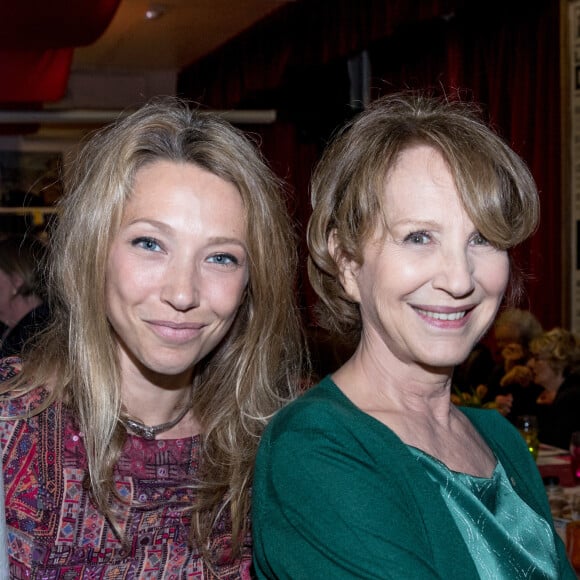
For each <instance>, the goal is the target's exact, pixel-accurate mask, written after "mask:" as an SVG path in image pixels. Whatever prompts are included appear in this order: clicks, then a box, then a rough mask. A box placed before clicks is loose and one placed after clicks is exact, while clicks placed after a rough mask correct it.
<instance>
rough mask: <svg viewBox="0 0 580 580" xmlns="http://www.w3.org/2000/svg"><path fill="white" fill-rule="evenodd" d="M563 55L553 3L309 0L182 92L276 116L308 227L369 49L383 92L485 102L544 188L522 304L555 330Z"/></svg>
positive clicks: (225, 52)
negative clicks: (432, 92) (361, 56)
mask: <svg viewBox="0 0 580 580" xmlns="http://www.w3.org/2000/svg"><path fill="white" fill-rule="evenodd" d="M559 47H560V41H559V2H557V1H555V0H528V1H527V2H523V0H512V1H511V2H505V1H499V0H489V1H488V2H487V3H473V2H469V1H468V0H418V1H416V2H408V1H407V0H392V1H390V2H385V1H384V0H381V1H379V0H362V1H361V0H303V1H298V2H294V3H292V4H289V5H287V6H285V7H284V8H283V9H281V10H280V11H278V12H277V13H276V14H274V16H273V17H271V18H269V19H267V20H266V21H264V22H263V23H262V24H261V25H260V26H259V27H257V28H256V29H254V30H252V31H251V32H248V33H247V34H245V35H243V36H241V37H239V38H238V39H236V40H234V41H233V42H231V43H229V44H228V45H226V46H225V47H223V48H222V49H221V50H219V51H217V52H216V53H214V54H213V55H210V56H209V57H208V58H206V59H204V60H203V61H202V62H200V63H197V64H196V65H194V66H192V67H190V68H189V69H188V70H186V71H184V72H183V74H182V75H181V76H180V80H179V90H180V92H181V94H183V95H185V96H188V97H190V98H193V99H196V100H200V101H201V102H203V103H204V104H205V105H208V106H210V107H213V108H218V109H219V108H233V107H236V106H248V105H257V106H266V107H275V108H278V110H279V117H280V118H281V119H282V121H281V122H279V123H277V124H275V125H273V126H268V127H261V128H260V127H255V128H253V131H254V132H257V133H259V134H260V135H261V136H262V140H263V143H262V149H263V151H264V153H265V155H266V157H267V158H268V159H269V160H270V161H271V162H272V164H273V166H274V168H275V170H276V171H277V172H278V173H279V175H280V176H281V177H282V178H284V179H286V180H287V181H288V183H289V184H290V186H291V188H292V190H293V199H292V208H293V210H294V215H295V216H296V218H297V220H298V221H299V222H300V223H301V224H302V226H303V225H304V223H305V220H306V219H307V217H308V215H309V200H308V189H307V182H308V177H309V175H310V171H311V169H312V166H313V165H314V163H315V161H316V159H317V157H318V155H319V154H320V148H321V146H322V144H323V142H324V139H325V138H326V137H327V136H328V134H329V132H330V129H331V128H332V126H334V125H337V124H340V123H341V122H342V121H343V120H344V119H343V118H341V116H343V114H344V107H343V109H341V107H340V103H342V104H343V105H346V103H347V102H348V94H347V93H345V91H344V86H343V85H344V79H345V78H346V75H347V72H346V59H347V58H349V57H351V56H353V55H354V54H356V53H357V52H359V51H361V50H367V51H368V52H369V55H370V61H371V67H372V85H373V87H374V88H375V94H376V93H377V92H381V93H385V92H390V91H395V90H399V89H402V88H408V87H426V86H428V87H439V88H440V89H442V90H445V91H446V92H455V91H456V90H458V89H460V90H461V91H462V92H463V93H465V98H474V99H475V100H477V101H479V102H480V103H481V104H482V106H483V108H484V110H485V111H486V113H487V115H488V117H489V120H490V121H491V122H492V123H493V125H494V126H495V127H496V129H497V130H498V132H499V133H500V134H501V135H502V136H503V137H504V138H505V139H506V140H507V141H508V142H509V143H510V144H511V145H512V146H513V148H514V149H515V150H516V151H518V153H520V155H521V156H522V157H523V158H524V159H525V160H526V162H527V163H528V164H529V166H530V168H531V171H532V173H533V175H534V177H535V179H536V182H537V184H538V188H539V190H540V195H541V205H542V219H541V226H540V229H539V231H538V232H537V234H536V235H535V236H534V237H533V238H532V239H531V240H530V241H529V242H527V243H526V244H524V245H522V247H521V248H518V250H517V252H516V256H517V259H518V260H519V262H520V264H521V265H522V267H523V268H524V270H526V271H527V272H528V273H529V275H530V279H529V280H528V282H527V301H526V302H525V303H524V306H529V307H530V309H531V310H533V311H534V313H536V314H537V315H538V317H539V318H540V320H541V321H542V323H543V324H544V326H545V327H548V328H549V327H551V326H554V325H567V321H566V320H565V319H564V314H563V311H564V308H563V304H564V300H565V297H566V295H567V289H566V288H564V287H563V284H562V278H563V276H562V272H561V266H562V249H561V239H562V236H561V233H562V225H561V213H562V185H561V160H562V152H561V150H560V148H561V141H560V114H561V112H560V55H559ZM341 70H342V76H341V73H340V71H341ZM337 103H338V105H337ZM301 251H302V252H304V247H303V244H302V246H301ZM303 275H304V273H303ZM302 286H303V287H304V288H306V290H305V298H304V302H305V303H310V301H311V300H312V297H311V295H310V294H309V293H308V289H307V288H308V285H307V283H305V282H304V281H302ZM548 297H549V298H548Z"/></svg>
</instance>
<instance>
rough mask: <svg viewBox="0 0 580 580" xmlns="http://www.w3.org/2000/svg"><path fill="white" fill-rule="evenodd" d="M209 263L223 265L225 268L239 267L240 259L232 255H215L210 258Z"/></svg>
mask: <svg viewBox="0 0 580 580" xmlns="http://www.w3.org/2000/svg"><path fill="white" fill-rule="evenodd" d="M208 261H209V262H212V263H213V264H221V265H224V266H229V265H230V264H234V265H237V264H238V259H237V258H236V257H235V256H232V255H231V254H214V255H213V256H210V257H209V258H208Z"/></svg>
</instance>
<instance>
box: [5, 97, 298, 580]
mask: <svg viewBox="0 0 580 580" xmlns="http://www.w3.org/2000/svg"><path fill="white" fill-rule="evenodd" d="M66 178H67V179H66V183H65V189H66V194H65V197H64V198H63V199H62V201H61V202H60V204H59V209H60V215H59V220H58V223H57V224H56V228H55V230H54V232H53V233H52V236H51V239H50V245H49V252H50V260H49V270H48V279H49V284H48V286H49V289H50V292H51V296H50V298H51V304H52V307H53V312H54V320H55V324H54V326H52V327H51V328H50V329H49V330H48V331H47V332H46V333H45V334H44V335H42V337H41V341H40V342H39V344H38V345H37V346H36V348H35V349H34V350H32V351H31V352H30V353H29V354H27V356H26V357H25V359H24V361H23V362H22V363H20V361H18V360H17V359H6V360H4V361H3V363H2V366H1V368H0V370H1V373H2V375H3V377H4V378H5V379H7V380H8V382H6V383H5V385H4V396H3V399H2V404H1V411H2V416H3V419H4V420H3V421H2V422H1V423H0V435H1V440H2V445H3V450H4V455H3V459H4V483H5V493H6V500H7V501H6V517H7V523H8V530H9V534H8V537H9V542H8V550H9V557H10V569H11V574H12V575H13V576H14V577H18V578H24V577H27V576H33V577H37V578H47V577H56V576H58V577H67V578H69V577H70V578H72V577H74V578H88V577H99V578H105V577H106V578H113V577H115V578H186V577H187V578H193V577H195V578H210V577H219V578H249V577H250V566H251V547H250V534H249V529H250V525H249V519H248V516H249V505H250V485H251V480H252V469H253V462H254V455H255V451H256V447H257V444H258V440H259V437H260V435H261V432H262V429H263V428H264V425H265V424H266V422H267V420H268V419H269V417H270V416H271V415H272V413H273V412H274V411H275V410H276V409H278V408H279V407H280V406H281V404H282V403H283V402H284V401H286V400H287V399H288V398H290V397H292V395H293V390H294V385H295V384H297V383H298V379H299V376H300V373H301V370H302V364H301V361H300V352H301V338H300V332H299V323H298V318H297V315H296V309H295V306H294V301H293V295H292V288H293V284H292V282H293V276H294V265H295V256H294V251H293V249H292V248H293V235H292V230H291V227H290V224H289V220H288V217H287V214H286V210H285V203H284V199H283V197H282V195H281V190H280V185H279V183H278V181H277V180H276V179H275V178H274V176H273V174H272V173H271V172H270V170H269V169H268V168H267V166H266V165H265V163H264V162H263V161H262V159H261V158H260V156H259V154H258V152H257V150H256V149H255V147H254V146H253V145H252V144H251V143H250V142H249V141H248V139H247V138H246V137H244V136H243V134H242V133H241V132H240V131H238V130H236V129H234V128H233V127H232V126H231V125H229V124H228V123H226V122H224V121H222V120H220V119H219V118H218V117H216V116H213V115H211V114H208V113H203V112H195V111H192V110H191V109H190V107H189V106H188V105H187V103H183V102H180V101H178V100H175V99H160V100H157V101H155V102H153V103H150V104H148V105H146V106H144V107H143V108H141V109H140V110H139V111H137V112H136V113H134V114H132V115H130V116H128V117H127V118H125V119H122V120H120V121H119V122H118V123H116V124H115V125H113V126H111V127H108V128H106V129H105V130H103V131H101V132H100V133H98V134H97V135H95V136H94V137H93V138H91V139H90V140H89V141H88V142H87V143H86V144H85V145H84V147H83V148H82V150H81V151H80V153H79V155H78V157H77V158H76V159H75V160H74V161H73V162H72V163H70V164H68V166H67V174H66ZM273 304H275V305H276V308H272V305H273Z"/></svg>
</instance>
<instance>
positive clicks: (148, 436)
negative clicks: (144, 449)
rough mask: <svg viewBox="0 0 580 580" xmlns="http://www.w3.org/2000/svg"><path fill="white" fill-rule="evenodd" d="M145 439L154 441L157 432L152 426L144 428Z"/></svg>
mask: <svg viewBox="0 0 580 580" xmlns="http://www.w3.org/2000/svg"><path fill="white" fill-rule="evenodd" d="M143 439H147V441H153V439H155V432H154V431H153V429H152V428H151V427H146V428H145V429H143Z"/></svg>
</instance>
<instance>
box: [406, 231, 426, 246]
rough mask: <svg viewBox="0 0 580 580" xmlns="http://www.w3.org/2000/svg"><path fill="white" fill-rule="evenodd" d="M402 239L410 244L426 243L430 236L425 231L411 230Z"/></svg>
mask: <svg viewBox="0 0 580 580" xmlns="http://www.w3.org/2000/svg"><path fill="white" fill-rule="evenodd" d="M404 241H405V242H409V243H411V244H428V243H429V242H430V241H431V236H429V234H428V233H427V232H411V233H410V234H409V235H408V236H406V237H405V239H404Z"/></svg>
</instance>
